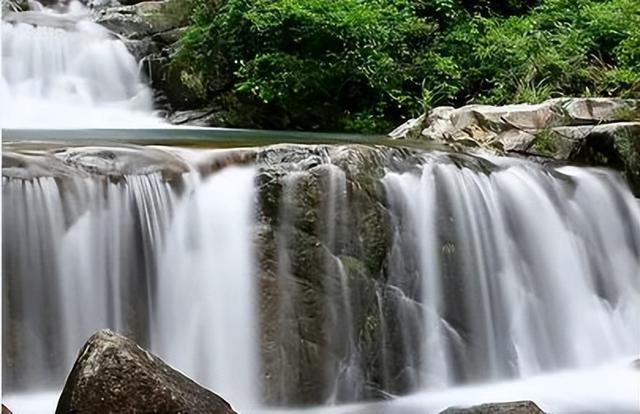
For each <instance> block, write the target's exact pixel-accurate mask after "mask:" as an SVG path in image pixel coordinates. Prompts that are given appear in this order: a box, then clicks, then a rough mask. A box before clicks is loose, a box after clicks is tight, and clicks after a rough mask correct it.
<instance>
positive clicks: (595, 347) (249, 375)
mask: <svg viewBox="0 0 640 414" xmlns="http://www.w3.org/2000/svg"><path fill="white" fill-rule="evenodd" d="M385 151H387V150H382V149H366V148H359V147H354V148H349V147H347V148H346V149H342V148H340V147H318V148H315V147H305V146H297V147H286V146H284V147H272V148H264V149H255V150H250V151H249V152H247V154H253V156H252V157H249V158H242V157H240V158H242V160H243V161H242V163H243V164H245V163H246V160H247V159H254V160H255V161H254V162H253V166H234V165H229V166H225V165H227V164H233V163H234V162H231V161H228V160H227V161H225V162H218V161H219V159H218V161H212V160H210V157H209V155H210V154H209V153H208V152H206V151H198V150H196V151H193V154H197V155H198V156H197V157H191V158H189V157H186V156H184V154H183V153H182V152H181V151H179V150H176V149H166V148H165V149H159V148H154V149H151V148H144V149H135V148H132V149H130V150H127V151H122V152H114V153H111V152H109V151H105V150H100V149H94V148H88V149H82V148H80V149H72V150H69V151H67V152H69V153H68V154H67V153H66V152H65V151H54V152H52V153H51V154H52V155H47V157H53V159H55V160H58V161H56V162H59V164H56V163H54V162H52V161H51V159H52V158H46V160H48V161H47V162H39V161H38V159H39V157H41V156H42V155H37V154H35V155H34V154H33V153H31V152H29V151H25V152H21V151H16V153H15V154H12V153H11V152H10V153H9V154H7V153H6V151H5V158H6V160H5V162H4V168H3V198H4V200H5V206H4V208H3V222H4V227H3V237H4V240H5V248H4V251H3V275H4V277H3V295H4V296H3V332H4V335H3V350H4V353H3V367H4V369H3V383H4V385H5V390H8V391H9V392H11V393H14V394H15V393H20V392H22V393H24V392H32V391H35V390H37V389H52V388H56V387H60V385H61V383H62V381H63V380H64V372H65V371H66V370H68V369H69V367H70V366H71V364H72V360H73V354H74V353H75V352H76V351H77V349H78V348H79V346H80V344H81V343H82V341H83V340H85V339H86V338H87V337H88V336H89V335H90V333H91V332H92V331H94V330H97V329H101V328H105V327H111V328H113V329H118V330H120V331H123V332H124V333H126V334H128V335H130V336H131V337H133V338H134V339H136V340H137V341H138V342H140V343H141V344H142V345H144V346H148V347H149V348H151V349H152V350H153V351H154V352H157V353H158V354H159V355H160V356H161V357H163V358H165V359H166V360H167V361H168V362H169V363H171V364H173V365H175V366H176V367H177V368H178V369H180V370H181V371H183V372H184V373H185V374H187V375H189V376H191V377H193V378H194V379H196V380H197V381H200V382H202V383H203V384H205V385H207V386H210V387H212V389H214V390H216V391H217V392H220V393H221V395H223V396H224V397H225V398H228V399H229V400H230V402H231V403H232V405H234V407H239V408H241V409H244V410H248V411H246V412H249V411H250V412H260V411H262V410H263V409H264V408H256V407H257V406H259V405H260V403H261V401H262V403H263V404H265V405H270V406H275V407H290V406H296V405H298V404H314V403H316V404H317V403H325V404H339V403H341V402H357V401H362V400H364V399H369V398H380V397H383V396H385V397H388V396H390V395H397V394H407V393H416V392H424V391H427V392H429V393H430V394H425V395H426V396H423V394H417V395H415V396H413V397H406V398H405V399H403V398H400V399H396V400H393V401H392V402H388V403H377V404H375V405H370V406H364V407H361V408H357V407H356V408H353V407H352V408H349V409H361V410H362V412H398V413H414V412H438V411H439V410H441V409H443V408H444V407H446V406H448V405H453V404H456V403H466V402H469V401H471V400H473V398H471V396H475V397H474V398H476V399H478V398H481V397H482V395H485V396H488V395H493V394H491V391H489V389H488V388H481V389H482V390H484V391H483V393H484V394H482V393H480V391H474V389H473V388H471V389H470V388H462V390H460V391H458V387H459V386H461V385H467V386H468V385H469V384H485V385H483V387H489V385H486V384H489V383H493V382H495V381H506V380H510V381H511V380H514V379H518V380H519V381H516V382H510V383H509V384H511V385H505V386H501V387H503V388H500V389H502V390H504V393H503V394H501V395H498V397H491V400H499V399H501V398H505V395H508V396H516V397H515V398H535V399H536V401H537V402H538V403H539V404H540V405H541V406H542V407H543V408H545V407H549V409H555V410H556V412H563V413H565V412H575V413H579V412H583V411H584V409H585V408H586V409H589V410H591V411H593V412H601V413H607V412H614V411H616V410H618V411H620V410H626V411H632V410H634V409H635V408H636V407H637V403H638V401H637V396H636V395H635V394H634V392H635V391H634V390H635V389H634V388H633V381H636V383H637V381H639V380H640V375H637V374H634V373H633V371H631V370H630V369H629V368H626V367H622V368H621V369H618V368H616V370H615V371H611V373H610V372H609V371H608V369H609V368H599V366H601V365H602V364H608V363H610V362H616V361H618V360H623V361H626V362H625V364H627V365H628V364H629V363H630V362H631V360H633V359H634V358H637V357H638V355H637V354H638V344H640V332H638V330H637V327H638V326H640V204H639V203H638V200H637V199H635V198H634V197H633V196H632V195H631V193H630V192H629V191H628V189H627V188H626V187H625V186H624V185H623V184H622V183H621V181H620V180H619V178H618V177H617V176H615V175H614V174H613V173H610V172H607V171H603V170H591V169H579V168H575V167H563V168H558V169H543V168H541V167H539V166H535V165H533V164H529V163H526V162H523V161H507V160H504V159H495V160H490V161H487V160H475V161H474V159H473V158H472V157H468V158H469V159H468V160H463V161H461V160H460V159H459V157H458V156H448V155H444V154H430V153H420V152H416V153H411V154H408V153H407V152H403V151H395V150H388V152H385ZM232 152H233V151H232ZM84 153H86V154H87V155H84V156H78V154H84ZM158 154H161V155H158ZM354 154H355V155H354ZM42 157H44V156H42ZM176 158H178V159H179V161H175V159H176ZM96 159H99V160H100V162H97V161H96ZM230 159H235V158H234V157H231V158H230ZM60 160H62V161H60ZM126 160H146V161H144V162H142V161H138V163H140V165H142V166H138V167H136V168H131V167H130V166H129V164H127V161H126ZM149 160H156V161H157V160H159V161H157V163H156V164H154V163H153V162H155V161H153V162H151V161H149ZM104 163H114V164H115V165H118V166H120V167H119V168H120V170H121V171H122V173H121V174H118V173H117V171H116V172H115V173H114V170H113V169H110V168H105V167H104ZM157 165H160V168H159V169H158V168H155V166H157ZM30 166H31V167H30ZM169 166H171V168H169ZM101 168H102V169H101ZM29 171H31V172H32V173H31V174H29ZM34 172H35V173H34ZM34 174H35V176H34ZM564 369H572V370H575V369H580V370H583V371H580V372H586V371H587V370H595V371H593V372H596V374H595V375H597V376H598V377H597V378H598V381H601V378H607V384H606V385H594V384H599V382H598V381H591V380H589V381H591V382H589V381H587V380H586V378H587V377H588V376H587V375H586V374H581V373H576V374H572V373H564V372H562V371H561V370H564ZM549 374H553V375H555V376H554V377H553V378H552V377H549V378H550V379H548V380H544V379H543V378H547V377H540V375H549ZM588 378H591V377H588ZM612 378H617V379H615V380H614V379H612ZM545 381H548V384H551V385H550V386H546V385H544V384H547V382H545ZM615 381H621V382H620V383H616V382H615ZM559 384H560V385H559ZM599 386H601V387H609V388H608V389H610V390H611V391H610V392H609V391H607V395H600V396H598V395H597V394H598V387H599ZM559 388H562V389H563V391H562V392H565V393H566V394H567V395H571V398H569V399H568V398H566V397H565V398H564V399H562V398H558V397H557V394H553V392H554V390H557V389H559ZM594 390H595V391H594ZM479 393H480V394H479ZM552 394H553V395H552ZM54 398H55V396H54ZM10 401H11V402H12V403H14V407H12V408H15V409H16V411H18V412H24V411H20V409H19V408H21V407H22V408H24V409H25V410H26V409H28V402H24V401H23V400H20V399H17V398H14V399H10ZM485 401H486V400H485ZM585 401H586V402H585ZM475 402H482V400H480V401H475ZM580 404H582V405H580ZM34 410H35V409H34ZM40 410H42V409H41V408H40ZM346 410H347V408H346V407H343V408H341V407H338V408H336V409H335V410H328V411H327V412H345V411H346ZM376 410H378V411H376ZM418 410H419V411H418ZM36 411H37V410H36ZM34 412H35V411H34ZM40 412H41V411H40Z"/></svg>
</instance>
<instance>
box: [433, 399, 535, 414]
mask: <svg viewBox="0 0 640 414" xmlns="http://www.w3.org/2000/svg"><path fill="white" fill-rule="evenodd" d="M440 414H544V411H542V410H541V409H540V407H538V406H537V405H536V403H534V402H533V401H515V402H506V403H490V404H482V405H476V406H473V407H468V408H456V407H452V408H447V409H446V410H444V411H442V412H441V413H440Z"/></svg>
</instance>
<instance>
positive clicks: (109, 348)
mask: <svg viewBox="0 0 640 414" xmlns="http://www.w3.org/2000/svg"><path fill="white" fill-rule="evenodd" d="M107 412H141V413H142V412H156V413H179V412H189V413H210V414H233V413H234V411H233V409H232V408H231V406H230V405H229V404H228V403H227V402H226V401H224V400H223V399H222V398H220V397H219V396H217V395H216V394H214V393H213V392H211V391H209V390H207V389H205V388H203V387H201V386H199V385H198V384H196V383H195V382H193V381H192V380H190V379H189V378H187V377H185V376H184V375H182V374H181V373H179V372H178V371H175V370H174V369H172V368H171V367H169V366H168V365H166V364H165V363H164V362H163V361H162V360H160V359H159V358H158V357H156V356H154V355H152V354H150V353H149V352H147V351H145V350H143V349H142V348H140V347H138V346H137V345H136V344H135V343H134V342H132V341H130V340H128V339H127V338H125V337H123V336H120V335H118V334H115V333H113V332H111V331H108V330H103V331H99V332H97V333H95V334H94V335H93V336H92V337H91V338H89V340H88V341H87V343H86V344H85V345H84V347H83V348H82V350H81V351H80V353H79V355H78V359H77V360H76V362H75V364H74V366H73V369H72V370H71V373H70V374H69V377H68V378H67V382H66V384H65V386H64V389H63V391H62V395H61V396H60V400H59V401H58V407H57V409H56V414H67V413H68V414H70V413H74V414H83V413H86V414H90V413H91V414H93V413H107Z"/></svg>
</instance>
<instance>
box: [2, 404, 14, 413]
mask: <svg viewBox="0 0 640 414" xmlns="http://www.w3.org/2000/svg"><path fill="white" fill-rule="evenodd" d="M2 414H13V413H12V412H11V410H10V409H8V408H7V406H6V405H4V404H2Z"/></svg>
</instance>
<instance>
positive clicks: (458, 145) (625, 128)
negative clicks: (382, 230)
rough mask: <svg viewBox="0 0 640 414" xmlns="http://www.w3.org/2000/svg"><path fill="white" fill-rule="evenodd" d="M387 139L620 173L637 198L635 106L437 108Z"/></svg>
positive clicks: (594, 101)
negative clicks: (406, 140) (546, 160)
mask: <svg viewBox="0 0 640 414" xmlns="http://www.w3.org/2000/svg"><path fill="white" fill-rule="evenodd" d="M418 131H421V132H420V133H418ZM390 136H391V137H392V138H394V139H423V140H428V141H433V142H436V143H438V144H442V145H446V146H448V147H450V148H452V149H454V150H457V151H465V150H470V149H471V150H481V151H484V152H490V153H493V154H497V155H517V156H526V157H533V158H535V159H539V158H546V159H551V160H556V161H569V162H576V163H582V164H587V165H598V166H607V167H611V168H615V169H618V170H620V171H621V172H623V173H624V174H625V176H626V178H627V179H628V181H629V184H630V185H631V187H632V190H633V191H634V193H635V194H636V195H640V101H638V100H623V99H616V98H558V99H551V100H548V101H545V102H543V103H540V104H536V105H529V104H520V105H505V106H488V105H467V106H464V107H461V108H452V107H438V108H434V109H433V110H431V111H430V112H429V113H428V114H425V115H423V116H421V117H420V118H417V119H415V120H411V121H408V122H407V123H405V124H403V125H402V126H400V127H398V128H397V129H396V130H394V131H393V132H392V133H391V134H390Z"/></svg>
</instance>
